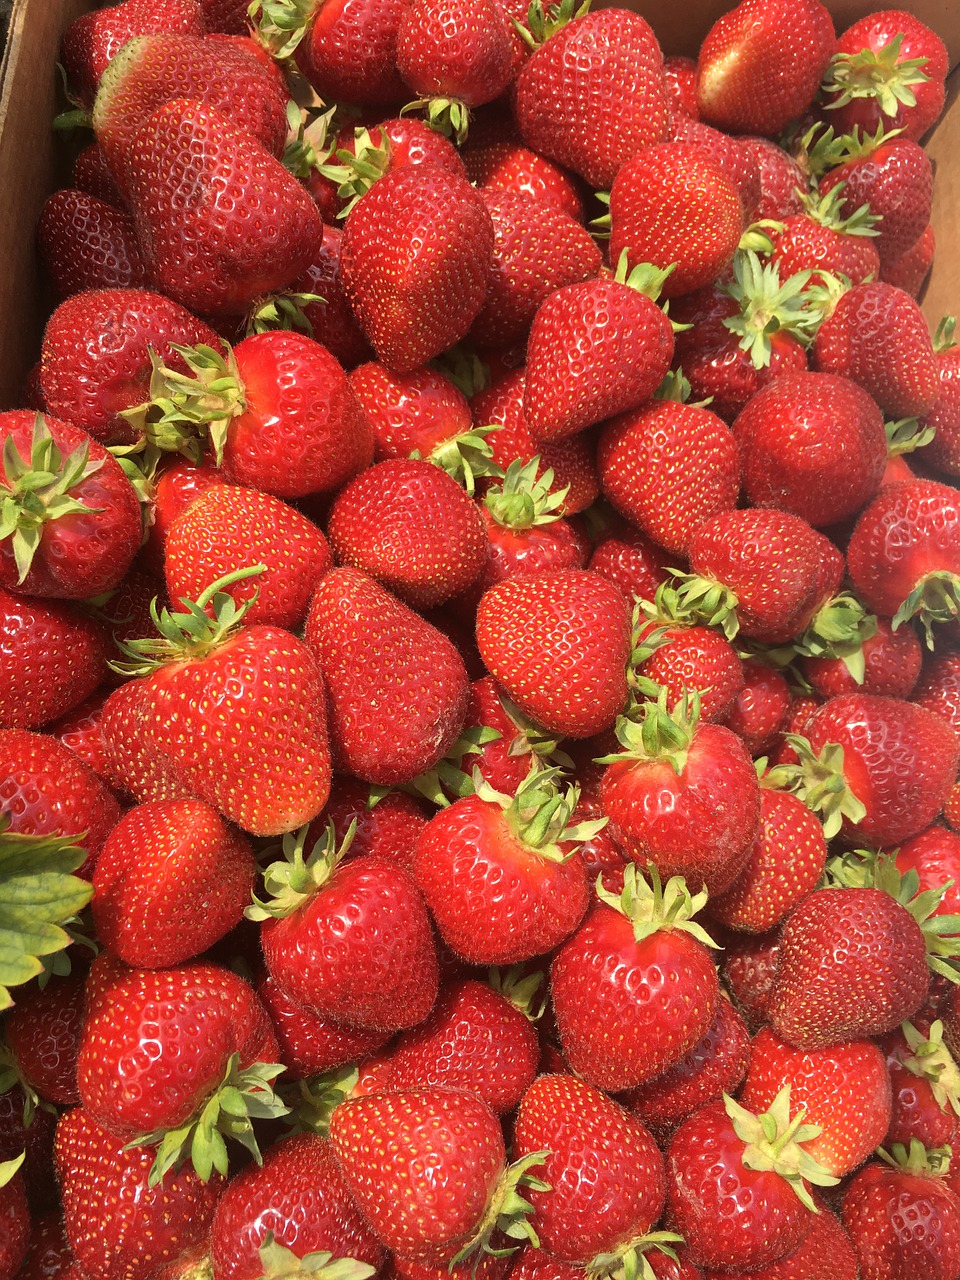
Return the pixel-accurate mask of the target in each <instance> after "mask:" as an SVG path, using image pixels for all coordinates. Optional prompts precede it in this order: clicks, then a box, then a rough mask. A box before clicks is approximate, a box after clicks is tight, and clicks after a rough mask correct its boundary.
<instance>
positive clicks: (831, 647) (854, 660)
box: [790, 591, 877, 684]
mask: <svg viewBox="0 0 960 1280" xmlns="http://www.w3.org/2000/svg"><path fill="white" fill-rule="evenodd" d="M876 634H877V618H876V616H875V615H874V614H872V613H867V611H866V609H865V608H864V606H863V605H862V604H861V603H860V601H859V600H858V599H857V597H856V596H855V595H853V594H852V592H849V591H841V592H840V594H839V595H836V596H834V597H833V598H832V599H831V600H828V601H827V602H826V604H824V605H821V607H820V608H819V609H818V610H817V612H816V614H815V615H814V617H813V618H812V620H811V622H810V625H809V626H808V627H807V629H806V631H804V633H803V635H802V636H801V637H800V638H799V640H796V641H795V642H794V643H793V644H792V645H791V646H790V647H791V648H792V649H793V652H794V653H795V654H796V655H797V656H799V657H805V658H839V660H840V661H841V662H842V663H843V665H844V666H845V667H846V668H847V670H848V671H849V672H850V674H851V676H852V677H853V679H854V680H855V681H856V682H857V684H863V681H864V679H865V677H866V658H865V656H864V652H863V646H864V644H865V643H866V641H867V640H870V639H872V638H873V636H875V635H876Z"/></svg>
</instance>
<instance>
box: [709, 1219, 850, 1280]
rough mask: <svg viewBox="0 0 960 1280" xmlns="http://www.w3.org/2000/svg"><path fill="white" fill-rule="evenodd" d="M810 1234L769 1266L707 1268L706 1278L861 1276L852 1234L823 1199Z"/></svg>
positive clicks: (842, 1279) (830, 1279) (827, 1279)
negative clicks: (718, 1269) (757, 1267)
mask: <svg viewBox="0 0 960 1280" xmlns="http://www.w3.org/2000/svg"><path fill="white" fill-rule="evenodd" d="M817 1207H818V1209H819V1210H820V1212H819V1213H818V1215H817V1217H816V1218H815V1219H814V1221H813V1225H812V1226H811V1228H810V1230H809V1231H808V1233H807V1235H806V1236H805V1237H804V1239H803V1240H802V1241H801V1242H800V1244H799V1245H798V1246H797V1248H796V1249H794V1250H793V1251H792V1252H791V1253H787V1254H785V1255H784V1256H783V1257H782V1258H778V1259H777V1260H776V1262H771V1263H770V1264H769V1265H768V1266H766V1267H760V1268H759V1269H756V1270H755V1269H753V1268H751V1269H750V1270H749V1271H743V1272H740V1271H738V1272H736V1273H732V1272H730V1271H727V1270H723V1271H710V1270H707V1271H704V1272H703V1280H751V1278H752V1280H858V1277H859V1275H860V1269H859V1267H858V1265H857V1257H856V1254H855V1253H854V1251H853V1245H852V1244H851V1243H850V1237H849V1236H848V1235H847V1233H846V1232H845V1231H844V1229H843V1227H842V1226H841V1225H840V1223H839V1221H838V1219H837V1218H836V1217H835V1216H834V1214H833V1213H832V1212H831V1211H830V1210H829V1209H827V1208H826V1207H825V1206H824V1205H823V1204H822V1203H821V1204H819V1205H818V1206H817Z"/></svg>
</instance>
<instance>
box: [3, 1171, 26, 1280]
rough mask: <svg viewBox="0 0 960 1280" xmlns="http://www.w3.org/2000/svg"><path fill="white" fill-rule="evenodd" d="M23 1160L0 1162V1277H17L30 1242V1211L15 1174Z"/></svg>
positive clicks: (20, 1183) (21, 1180)
mask: <svg viewBox="0 0 960 1280" xmlns="http://www.w3.org/2000/svg"><path fill="white" fill-rule="evenodd" d="M21 1162H22V1157H21V1158H20V1159H17V1160H4V1161H0V1227H2V1228H3V1233H2V1235H0V1276H4V1277H10V1280H13V1277H14V1276H15V1275H19V1274H20V1264H21V1263H22V1262H23V1260H24V1258H25V1257H26V1256H27V1246H28V1243H29V1240H30V1207H29V1205H28V1204H27V1195H26V1192H25V1191H24V1189H23V1179H22V1178H21V1177H20V1176H19V1174H18V1172H17V1170H18V1169H19V1167H20V1164H21Z"/></svg>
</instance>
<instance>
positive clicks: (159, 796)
mask: <svg viewBox="0 0 960 1280" xmlns="http://www.w3.org/2000/svg"><path fill="white" fill-rule="evenodd" d="M149 702H150V690H149V688H148V686H147V685H146V683H145V682H143V681H141V680H128V681H126V682H125V683H124V684H122V685H121V686H120V687H119V688H118V689H114V691H113V693H111V694H110V696H109V697H108V698H107V700H106V702H105V703H104V704H103V708H102V710H101V714H100V736H101V738H102V740H103V743H104V747H105V750H106V756H107V771H106V773H105V774H104V777H105V779H106V780H107V781H108V782H109V783H110V785H111V786H114V787H115V788H116V790H117V791H118V792H120V793H121V794H122V793H129V794H130V795H131V796H133V797H134V798H135V799H136V800H139V801H142V802H144V803H146V802H147V801H152V800H182V799H186V798H192V799H195V798H196V797H195V795H194V790H193V788H192V787H191V786H190V785H189V784H188V783H187V782H185V781H181V780H180V779H179V778H177V777H176V775H175V773H174V771H173V767H172V765H170V764H169V763H161V762H160V760H159V758H158V757H157V754H156V752H155V750H154V749H153V747H152V744H148V743H147V742H146V741H145V740H144V738H143V735H142V733H141V732H140V722H141V719H142V718H143V715H144V714H145V712H146V710H147V707H148V704H149Z"/></svg>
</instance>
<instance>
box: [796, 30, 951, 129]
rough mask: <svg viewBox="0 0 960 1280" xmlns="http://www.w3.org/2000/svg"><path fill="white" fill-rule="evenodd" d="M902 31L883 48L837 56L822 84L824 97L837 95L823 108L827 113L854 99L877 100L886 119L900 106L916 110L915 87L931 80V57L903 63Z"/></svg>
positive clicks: (867, 49) (865, 49) (907, 60)
mask: <svg viewBox="0 0 960 1280" xmlns="http://www.w3.org/2000/svg"><path fill="white" fill-rule="evenodd" d="M902 44H903V32H898V33H897V34H896V35H895V36H894V37H893V39H892V40H891V41H890V42H889V43H888V44H885V45H884V46H883V47H882V48H881V49H877V50H873V49H869V48H863V49H859V50H858V51H857V52H856V53H835V54H834V55H833V58H832V59H831V60H830V65H829V66H828V68H827V71H826V74H825V76H824V79H823V84H822V85H821V88H822V91H823V92H824V93H825V94H837V95H838V97H837V98H836V99H835V100H834V101H833V102H827V103H824V104H823V105H824V106H825V107H826V109H827V110H828V111H830V110H836V108H837V107H845V106H846V105H847V103H848V102H852V101H853V100H854V98H876V99H877V100H878V102H879V105H880V110H881V111H882V112H883V114H884V115H886V116H895V115H896V114H897V112H898V111H899V109H900V107H901V105H902V106H905V107H915V106H916V105H917V99H916V95H915V94H914V92H913V88H912V86H913V85H915V84H925V83H926V81H927V80H929V79H930V77H929V76H928V75H927V73H926V72H925V71H924V70H923V68H924V67H925V66H926V65H927V63H928V62H929V58H906V59H904V61H902V62H901V61H900V49H901V46H902Z"/></svg>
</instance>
